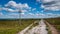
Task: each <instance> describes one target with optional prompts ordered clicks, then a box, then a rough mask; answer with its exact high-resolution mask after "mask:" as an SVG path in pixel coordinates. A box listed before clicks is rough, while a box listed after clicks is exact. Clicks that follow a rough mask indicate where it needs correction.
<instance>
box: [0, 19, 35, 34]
mask: <svg viewBox="0 0 60 34" xmlns="http://www.w3.org/2000/svg"><path fill="white" fill-rule="evenodd" d="M34 21H35V20H33V19H21V20H0V34H17V33H18V32H19V31H21V30H23V29H24V28H25V27H27V26H28V25H30V24H31V23H33V22H34Z"/></svg>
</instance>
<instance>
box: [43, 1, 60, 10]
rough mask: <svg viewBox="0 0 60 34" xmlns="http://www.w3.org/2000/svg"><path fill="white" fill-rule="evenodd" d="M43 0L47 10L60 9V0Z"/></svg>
mask: <svg viewBox="0 0 60 34" xmlns="http://www.w3.org/2000/svg"><path fill="white" fill-rule="evenodd" d="M42 2H43V5H42V6H43V7H44V9H45V10H53V11H58V10H60V0H42Z"/></svg>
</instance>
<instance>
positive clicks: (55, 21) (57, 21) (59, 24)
mask: <svg viewBox="0 0 60 34" xmlns="http://www.w3.org/2000/svg"><path fill="white" fill-rule="evenodd" d="M46 20H47V21H48V22H49V23H50V24H51V25H53V26H54V27H55V28H56V29H57V30H58V31H59V32H60V18H51V19H46Z"/></svg>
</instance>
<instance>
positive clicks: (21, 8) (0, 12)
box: [0, 0, 60, 19]
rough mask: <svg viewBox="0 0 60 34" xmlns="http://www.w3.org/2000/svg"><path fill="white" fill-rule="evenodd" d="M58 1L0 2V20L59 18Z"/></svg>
mask: <svg viewBox="0 0 60 34" xmlns="http://www.w3.org/2000/svg"><path fill="white" fill-rule="evenodd" d="M52 1H54V2H55V3H53V2H52ZM58 1H59V0H57V2H56V1H55V0H6V1H5V0H0V19H7V18H14V19H17V18H54V17H60V5H59V2H58ZM56 5H57V6H56Z"/></svg>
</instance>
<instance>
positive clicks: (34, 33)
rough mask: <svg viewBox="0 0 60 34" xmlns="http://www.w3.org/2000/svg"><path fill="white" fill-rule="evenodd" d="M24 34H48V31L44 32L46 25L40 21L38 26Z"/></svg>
mask: <svg viewBox="0 0 60 34" xmlns="http://www.w3.org/2000/svg"><path fill="white" fill-rule="evenodd" d="M25 34H48V31H47V30H46V24H45V23H44V22H43V20H41V21H40V22H39V25H37V26H35V27H33V28H32V29H30V30H28V32H26V33H25Z"/></svg>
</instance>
